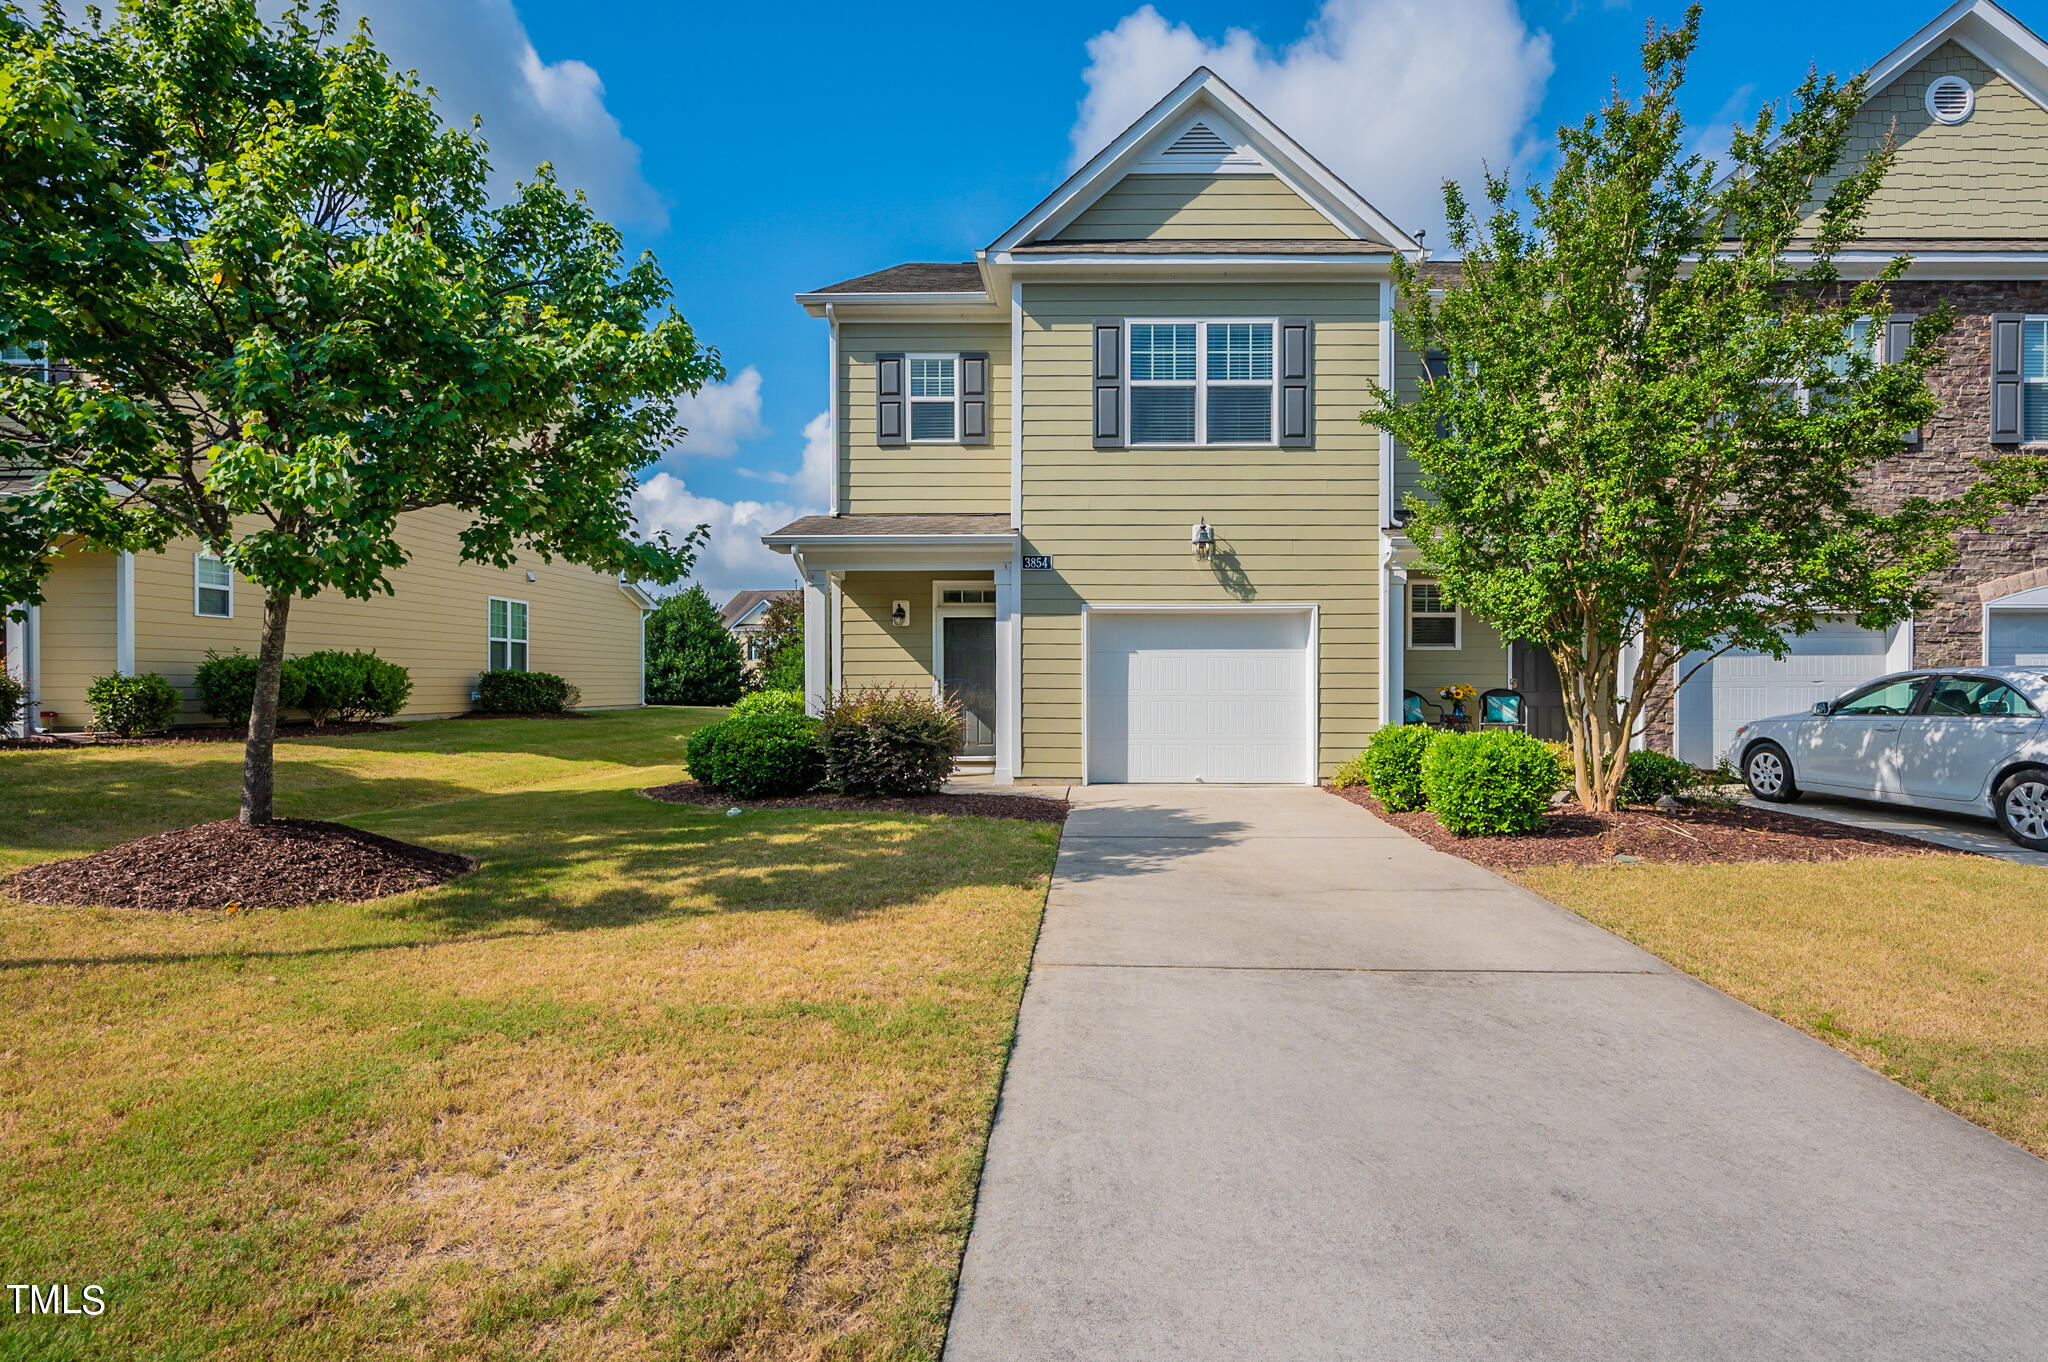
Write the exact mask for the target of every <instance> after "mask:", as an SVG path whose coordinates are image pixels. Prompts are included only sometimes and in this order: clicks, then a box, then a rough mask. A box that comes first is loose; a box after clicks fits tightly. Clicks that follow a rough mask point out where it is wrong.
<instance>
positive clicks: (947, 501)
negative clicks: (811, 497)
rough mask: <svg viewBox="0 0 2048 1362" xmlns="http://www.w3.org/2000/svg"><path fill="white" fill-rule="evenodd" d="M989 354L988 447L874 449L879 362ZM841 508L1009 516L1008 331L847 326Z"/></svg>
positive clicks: (842, 351) (973, 325) (984, 325)
mask: <svg viewBox="0 0 2048 1362" xmlns="http://www.w3.org/2000/svg"><path fill="white" fill-rule="evenodd" d="M892 351H896V352H901V353H905V354H917V353H919V352H924V351H931V352H936V353H940V354H955V353H962V352H969V353H971V352H973V351H987V352H988V367H989V402H988V406H989V411H988V417H989V442H988V443H987V444H985V445H961V444H906V445H891V446H888V447H886V448H885V447H883V446H881V445H878V444H876V443H875V356H876V355H878V354H888V353H890V352H892ZM839 355H840V367H841V369H842V370H843V373H842V375H841V387H840V391H839V414H840V419H839V425H840V434H839V444H840V461H839V509H840V510H841V511H843V512H845V513H847V514H849V515H914V514H922V513H931V512H957V513H984V514H991V515H994V514H1008V512H1009V509H1010V324H1009V323H1008V322H1007V321H1003V322H923V323H913V322H844V323H841V325H840V328H839Z"/></svg>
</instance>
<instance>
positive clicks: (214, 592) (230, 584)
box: [192, 553, 235, 620]
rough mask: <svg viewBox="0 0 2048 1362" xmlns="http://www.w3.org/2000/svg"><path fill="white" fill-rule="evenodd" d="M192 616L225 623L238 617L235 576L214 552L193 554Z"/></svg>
mask: <svg viewBox="0 0 2048 1362" xmlns="http://www.w3.org/2000/svg"><path fill="white" fill-rule="evenodd" d="M192 613H193V614H195V615H205V616H208V617H210V618H212V619H221V620H231V619H233V618H234V617H235V575H234V574H233V573H232V572H230V571H228V565H227V564H226V563H223V562H222V561H221V560H220V559H218V558H216V557H214V556H213V555H212V554H210V553H195V554H193V555H192Z"/></svg>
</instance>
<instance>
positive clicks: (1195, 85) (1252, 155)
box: [988, 66, 1422, 256]
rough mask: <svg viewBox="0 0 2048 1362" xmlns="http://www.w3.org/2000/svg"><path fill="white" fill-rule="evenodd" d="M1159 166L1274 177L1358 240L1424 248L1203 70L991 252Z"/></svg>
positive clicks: (1407, 249)
mask: <svg viewBox="0 0 2048 1362" xmlns="http://www.w3.org/2000/svg"><path fill="white" fill-rule="evenodd" d="M1161 170H1173V171H1182V172H1186V171H1204V170H1206V171H1210V172H1214V173H1243V172H1244V171H1256V172H1258V173H1263V174H1271V175H1273V176H1275V177H1276V178H1278V179H1279V180H1280V181H1281V182H1282V183H1283V184H1285V185H1286V186H1287V187H1288V188H1289V189H1291V190H1293V191H1294V192H1295V193H1296V194H1298V195H1300V196H1301V198H1302V199H1303V200H1304V201H1305V202H1307V203H1308V204H1309V206H1310V207H1312V208H1314V209H1315V210H1316V211H1317V212H1319V213H1321V214H1322V215H1323V216H1324V217H1325V218H1327V219H1329V221H1330V222H1331V223H1332V225H1334V226H1335V227H1336V228H1337V230H1338V231H1340V232H1342V233H1343V234H1344V236H1345V237H1346V238H1348V239H1349V240H1351V241H1353V242H1357V243H1359V244H1360V245H1371V246H1377V247H1378V248H1379V249H1381V250H1388V249H1393V250H1399V251H1402V252H1404V253H1419V252H1420V251H1421V249H1422V247H1421V244H1420V243H1419V242H1417V241H1416V240H1415V238H1414V237H1412V236H1410V235H1409V234H1408V233H1407V232H1405V231H1403V230H1402V229H1401V228H1400V227H1399V226H1398V225H1396V224H1395V222H1394V221H1393V219H1391V218H1389V217H1387V215H1386V214H1384V213H1382V212H1380V210H1379V209H1377V208H1375V207H1373V206H1372V205H1371V204H1370V203H1367V202H1366V201H1365V199H1364V198H1363V197H1362V196H1361V195H1360V194H1359V193H1358V191H1357V190H1355V189H1353V188H1352V187H1351V186H1350V185H1348V184H1346V183H1344V181H1343V180H1342V179H1340V178H1338V176H1337V175H1336V173H1335V172H1334V171H1332V170H1331V169H1330V168H1329V167H1328V166H1326V165H1324V164H1323V163H1322V162H1321V161H1318V160H1317V159H1316V158H1315V157H1313V156H1311V155H1309V153H1308V152H1307V151H1305V150H1304V149H1303V148H1302V146H1301V144H1300V143H1298V142H1296V141H1295V140H1294V139H1293V138H1292V137H1289V136H1288V135H1287V134H1286V133H1285V132H1282V131H1281V130H1280V127H1279V125H1278V124H1276V123H1274V122H1273V120H1272V119H1270V118H1268V117H1266V115H1264V114H1263V113H1261V112H1259V110H1258V109H1257V108H1255V107H1254V106H1253V105H1252V103H1251V101H1250V100H1248V99H1246V98H1245V97H1244V96H1243V95H1241V94H1239V93H1238V92H1237V91H1235V90H1233V89H1231V88H1230V86H1229V85H1228V84H1227V83H1225V81H1224V80H1223V78H1222V77H1221V76H1218V75H1217V74H1216V73H1215V72H1214V71H1211V70H1210V69H1209V68H1208V67H1206V66H1198V67H1196V68H1195V69H1194V71H1193V72H1191V73H1190V74H1189V75H1188V78H1187V79H1186V80H1183V81H1182V82H1181V83H1180V84H1179V85H1177V86H1175V87H1174V88H1173V90H1171V91H1170V92H1169V93H1168V94H1167V95H1166V97H1165V98H1163V99H1161V100H1160V101H1159V102H1158V103H1157V104H1154V105H1153V106H1152V107H1151V108H1150V109H1148V110H1146V111H1145V113H1144V114H1143V115H1142V116H1141V117H1140V118H1139V119H1138V120H1137V121H1136V122H1135V123H1133V124H1131V126H1130V127H1128V128H1126V129H1124V131H1123V133H1122V134H1121V135H1119V136H1118V137H1117V138H1115V139H1114V140H1113V141H1111V142H1110V144H1109V145H1108V146H1106V147H1104V148H1103V149H1102V150H1101V151H1098V152H1096V153H1095V155H1094V156H1092V157H1090V158H1089V160H1088V163H1087V164H1086V165H1084V166H1082V167H1081V168H1080V169H1079V170H1077V171H1075V172H1074V173H1073V174H1072V175H1069V176H1068V177H1067V179H1066V181H1065V183H1063V184H1061V185H1060V187H1059V188H1058V189H1055V190H1053V192H1052V193H1051V194H1049V195H1047V196H1046V197H1045V198H1044V199H1043V200H1041V201H1040V202H1039V204H1038V205H1037V206H1036V207H1035V208H1033V209H1032V210H1031V211H1030V212H1029V213H1026V214H1025V215H1024V216H1023V217H1022V218H1019V219H1018V220H1017V221H1016V222H1015V223H1013V224H1012V225H1011V226H1010V229H1009V230H1008V231H1006V232H1004V233H1003V234H1002V235H1001V236H999V237H997V238H996V239H995V241H994V242H993V243H991V244H990V246H989V248H988V254H989V255H992V256H993V255H1000V254H1004V253H1006V252H1009V251H1012V250H1015V249H1017V248H1018V247H1020V246H1023V245H1025V244H1026V243H1029V242H1034V241H1038V240H1040V239H1041V238H1047V237H1051V236H1054V235H1056V234H1057V233H1058V232H1059V231H1060V230H1061V229H1062V228H1063V227H1065V226H1066V225H1067V224H1068V223H1069V222H1072V221H1073V220H1074V219H1075V218H1076V217H1078V216H1079V215H1080V214H1081V213H1082V212H1084V211H1085V210H1086V209H1087V208H1088V206H1089V205H1090V204H1092V203H1094V202H1095V201H1096V200H1097V199H1099V198H1100V197H1102V195H1103V194H1104V193H1105V192H1106V191H1107V190H1108V189H1109V188H1110V186H1112V185H1114V184H1116V183H1117V182H1118V181H1120V180H1122V179H1123V178H1124V177H1125V176H1126V175H1130V174H1134V173H1157V172H1159V171H1161ZM1076 248H1077V249H1081V250H1086V249H1087V247H1086V246H1085V245H1077V246H1076Z"/></svg>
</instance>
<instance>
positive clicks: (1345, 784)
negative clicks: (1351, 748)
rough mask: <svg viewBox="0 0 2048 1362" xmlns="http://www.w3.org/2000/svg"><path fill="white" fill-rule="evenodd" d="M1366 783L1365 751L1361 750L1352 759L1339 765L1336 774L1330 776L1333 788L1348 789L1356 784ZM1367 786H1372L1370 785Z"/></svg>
mask: <svg viewBox="0 0 2048 1362" xmlns="http://www.w3.org/2000/svg"><path fill="white" fill-rule="evenodd" d="M1365 783H1366V779H1365V753H1363V752H1360V753H1359V754H1358V755H1357V756H1355V757H1353V758H1352V759H1351V760H1350V761H1347V762H1345V763H1344V764H1343V765H1342V766H1339V767H1338V768H1337V772H1336V774H1335V775H1333V776H1331V777H1330V788H1331V789H1333V790H1348V789H1350V788H1351V787H1352V786H1354V785H1364V784H1365ZM1367 788H1370V787H1369V786H1368V787H1367Z"/></svg>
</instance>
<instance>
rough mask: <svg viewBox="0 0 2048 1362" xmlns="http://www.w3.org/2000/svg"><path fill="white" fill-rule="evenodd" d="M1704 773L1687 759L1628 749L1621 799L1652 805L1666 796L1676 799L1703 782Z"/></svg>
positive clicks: (1625, 801) (1704, 778) (1625, 802)
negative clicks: (1682, 759) (1685, 760)
mask: <svg viewBox="0 0 2048 1362" xmlns="http://www.w3.org/2000/svg"><path fill="white" fill-rule="evenodd" d="M1706 781H1707V776H1706V774H1705V773H1704V772H1702V771H1700V770H1698V769H1696V768H1695V767H1693V766H1692V765H1691V764H1690V763H1688V762H1683V761H1680V760H1679V759H1678V758H1677V757H1672V756H1666V755H1665V754H1664V753H1662V752H1631V753H1629V757H1628V770H1627V771H1625V772H1623V773H1622V777H1621V802H1622V803H1624V804H1654V803H1656V802H1657V801H1658V800H1659V799H1662V798H1664V797H1665V796H1666V795H1669V796H1670V797H1671V798H1673V799H1677V798H1678V797H1679V796H1680V795H1683V794H1685V793H1686V792H1687V791H1689V790H1692V789H1696V788H1697V787H1698V786H1700V785H1702V784H1704V783H1706Z"/></svg>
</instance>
